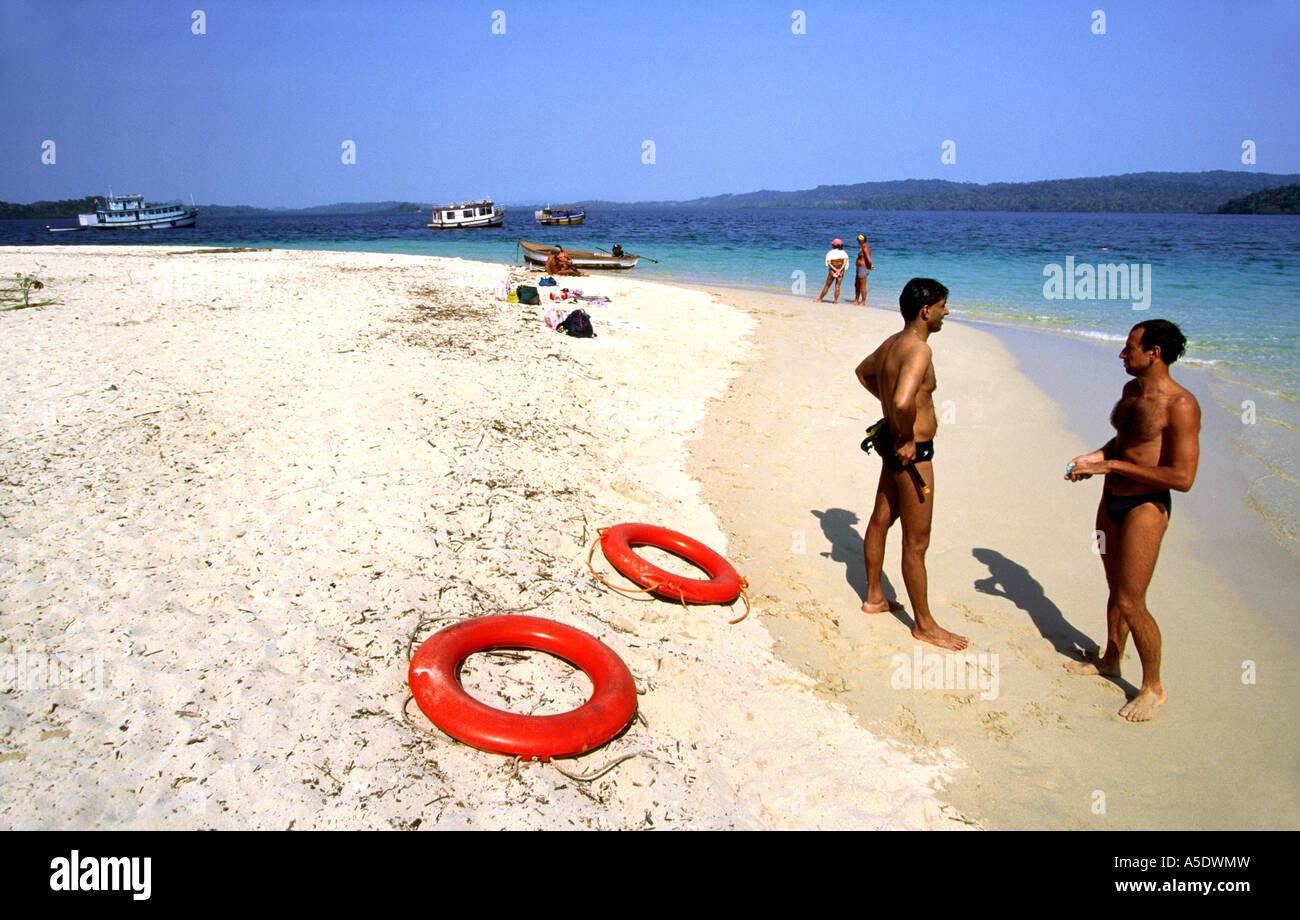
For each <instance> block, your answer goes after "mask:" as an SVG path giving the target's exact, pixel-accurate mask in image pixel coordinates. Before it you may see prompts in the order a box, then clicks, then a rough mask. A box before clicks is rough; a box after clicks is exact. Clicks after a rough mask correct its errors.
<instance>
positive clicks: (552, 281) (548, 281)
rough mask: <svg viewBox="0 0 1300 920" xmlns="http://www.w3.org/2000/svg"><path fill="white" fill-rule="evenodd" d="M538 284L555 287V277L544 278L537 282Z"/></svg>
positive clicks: (539, 285)
mask: <svg viewBox="0 0 1300 920" xmlns="http://www.w3.org/2000/svg"><path fill="white" fill-rule="evenodd" d="M537 286H538V287H555V279H554V278H543V279H542V280H541V281H539V282H537Z"/></svg>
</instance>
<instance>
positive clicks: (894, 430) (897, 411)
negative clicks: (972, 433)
mask: <svg viewBox="0 0 1300 920" xmlns="http://www.w3.org/2000/svg"><path fill="white" fill-rule="evenodd" d="M898 305H899V308H900V309H901V310H902V313H903V329H902V331H901V332H895V333H894V334H893V335H891V336H890V337H889V338H887V339H885V341H884V342H882V343H881V344H880V347H879V348H877V349H876V350H875V351H873V352H872V353H871V354H870V355H868V356H867V357H866V358H864V359H863V360H862V363H861V364H859V365H858V367H857V370H856V371H855V373H856V375H857V378H858V382H859V383H861V384H862V385H863V386H864V387H866V388H867V391H868V392H869V393H871V395H872V396H874V397H876V398H877V399H879V400H880V407H881V409H882V410H884V413H885V417H884V418H883V419H881V423H880V424H878V426H877V427H876V429H875V430H876V431H877V434H876V435H875V436H874V437H873V438H872V444H873V446H874V447H875V448H876V451H877V452H878V453H879V454H880V459H881V460H882V461H884V462H883V465H882V466H881V469H880V481H879V482H878V483H877V485H876V500H875V507H874V508H873V509H872V511H871V520H870V521H869V522H868V523H867V535H866V539H865V540H864V541H863V556H864V557H865V560H866V565H867V600H866V603H864V604H863V605H862V611H863V613H884V612H885V611H886V610H891V609H893V610H901V609H902V607H901V606H900V605H899V604H896V603H893V602H892V601H888V600H886V599H885V594H884V589H883V587H882V585H881V570H882V568H883V567H884V563H885V536H886V535H887V534H888V532H889V528H890V527H892V526H893V524H894V521H896V520H898V519H899V518H900V517H901V518H902V519H903V584H904V585H906V586H907V596H908V599H909V600H911V602H912V613H913V615H914V617H915V622H914V625H913V626H912V635H913V636H915V637H916V638H917V639H920V640H921V641H923V642H929V643H931V644H932V645H937V646H939V647H940V648H947V649H954V650H957V651H960V650H961V649H964V648H965V647H966V646H967V645H969V644H970V640H969V639H967V638H966V637H965V636H959V635H957V634H956V633H951V632H949V631H948V630H946V629H944V628H943V627H941V626H940V625H939V624H938V623H936V622H935V621H934V617H933V616H931V615H930V603H929V599H928V597H927V590H928V589H927V576H926V572H925V551H926V549H927V548H929V546H930V523H931V520H932V519H933V516H934V497H933V491H932V489H931V486H933V484H934V465H933V463H932V462H931V458H933V457H934V440H933V439H934V435H935V432H936V431H938V428H939V420H938V418H937V417H936V416H935V413H934V388H935V377H934V364H933V363H932V361H931V351H930V346H929V344H928V343H927V340H928V339H929V338H930V336H931V335H933V334H934V333H936V332H938V331H939V330H940V329H942V328H943V318H944V317H945V316H947V315H948V289H947V288H946V287H944V286H943V285H942V284H940V283H939V282H938V281H935V280H934V279H932V278H913V279H912V280H911V281H909V282H907V286H906V287H904V288H903V293H902V294H901V295H900V296H899V298H898Z"/></svg>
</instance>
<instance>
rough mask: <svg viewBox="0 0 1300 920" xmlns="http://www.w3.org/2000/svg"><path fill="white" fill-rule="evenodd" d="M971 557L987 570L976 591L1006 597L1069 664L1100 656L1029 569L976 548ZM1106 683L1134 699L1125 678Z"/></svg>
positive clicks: (995, 552) (1111, 679) (1131, 689)
mask: <svg viewBox="0 0 1300 920" xmlns="http://www.w3.org/2000/svg"><path fill="white" fill-rule="evenodd" d="M971 555H972V556H974V557H975V558H976V559H978V560H979V561H980V562H982V563H983V564H984V565H986V566H988V569H989V577H988V578H981V579H979V580H977V581H976V582H975V590H976V591H978V592H980V593H981V594H991V595H993V596H994V597H1005V598H1006V599H1007V600H1009V601H1011V602H1012V603H1013V604H1015V605H1016V606H1017V607H1019V608H1020V609H1021V610H1023V611H1025V613H1027V614H1029V619H1030V620H1032V621H1033V623H1034V626H1035V627H1036V628H1037V629H1038V632H1039V634H1040V635H1041V636H1042V637H1043V638H1044V639H1046V640H1047V641H1049V642H1051V643H1052V647H1053V648H1055V649H1056V650H1057V651H1058V652H1060V653H1061V654H1062V655H1064V656H1065V657H1067V658H1069V659H1070V660H1071V661H1085V660H1087V661H1095V660H1096V657H1097V655H1099V654H1100V652H1101V649H1099V648H1098V647H1097V643H1096V642H1094V641H1092V639H1091V638H1089V637H1088V636H1087V635H1085V634H1084V633H1082V632H1080V631H1079V630H1078V629H1076V628H1075V627H1074V626H1073V625H1072V624H1071V623H1069V622H1068V621H1067V620H1066V619H1065V615H1064V614H1062V613H1061V608H1059V607H1057V606H1056V604H1054V603H1053V602H1052V600H1051V598H1049V597H1048V596H1047V593H1046V592H1045V591H1043V586H1042V585H1040V584H1039V583H1038V582H1037V581H1036V580H1034V577H1033V576H1032V575H1030V574H1029V570H1028V569H1026V568H1025V567H1024V566H1023V565H1020V564H1019V563H1015V562H1012V561H1011V560H1010V559H1008V558H1007V557H1006V556H1004V555H1002V554H1001V553H999V552H998V551H997V550H993V549H986V548H983V547H976V548H975V549H973V550H971ZM1106 679H1107V680H1109V681H1110V682H1111V683H1113V684H1114V685H1115V686H1117V687H1119V688H1120V689H1121V690H1123V691H1124V692H1125V693H1126V694H1128V695H1129V696H1130V697H1132V696H1136V695H1137V688H1136V687H1134V686H1133V685H1132V684H1130V683H1129V682H1128V681H1126V680H1124V678H1122V677H1107V678H1106Z"/></svg>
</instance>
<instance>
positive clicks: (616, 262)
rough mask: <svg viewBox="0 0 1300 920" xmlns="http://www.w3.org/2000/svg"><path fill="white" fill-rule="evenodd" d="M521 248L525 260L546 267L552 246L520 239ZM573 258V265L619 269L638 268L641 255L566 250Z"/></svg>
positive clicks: (599, 268) (536, 265)
mask: <svg viewBox="0 0 1300 920" xmlns="http://www.w3.org/2000/svg"><path fill="white" fill-rule="evenodd" d="M519 248H520V249H522V250H523V251H524V261H526V262H527V263H528V264H529V265H531V266H533V267H535V268H541V269H545V268H546V260H547V258H549V257H550V255H551V247H550V246H546V245H543V244H541V243H525V242H524V241H523V240H520V241H519ZM564 251H565V252H567V253H568V254H569V257H570V258H572V259H573V267H574V268H581V269H584V270H585V269H597V270H604V269H618V270H626V269H629V268H636V263H637V260H638V259H640V258H641V257H640V256H638V255H634V254H632V253H622V254H621V255H617V256H616V255H611V254H609V253H604V252H584V251H582V250H580V249H569V248H567V247H566V248H565V250H564Z"/></svg>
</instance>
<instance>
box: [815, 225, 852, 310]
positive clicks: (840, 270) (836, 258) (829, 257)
mask: <svg viewBox="0 0 1300 920" xmlns="http://www.w3.org/2000/svg"><path fill="white" fill-rule="evenodd" d="M848 265H849V254H848V253H847V252H845V251H844V241H843V240H841V239H838V238H837V239H833V240H831V249H830V252H828V253H826V283H825V284H823V285H822V292H821V293H820V294H818V295H817V302H818V303H824V302H825V301H824V300H823V298H825V296H826V292H827V291H828V290H830V286H831V282H832V281H834V282H835V299H834V300H833V301H831V302H832V303H839V302H840V285H841V284H843V283H844V271H845V269H846V268H848Z"/></svg>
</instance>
